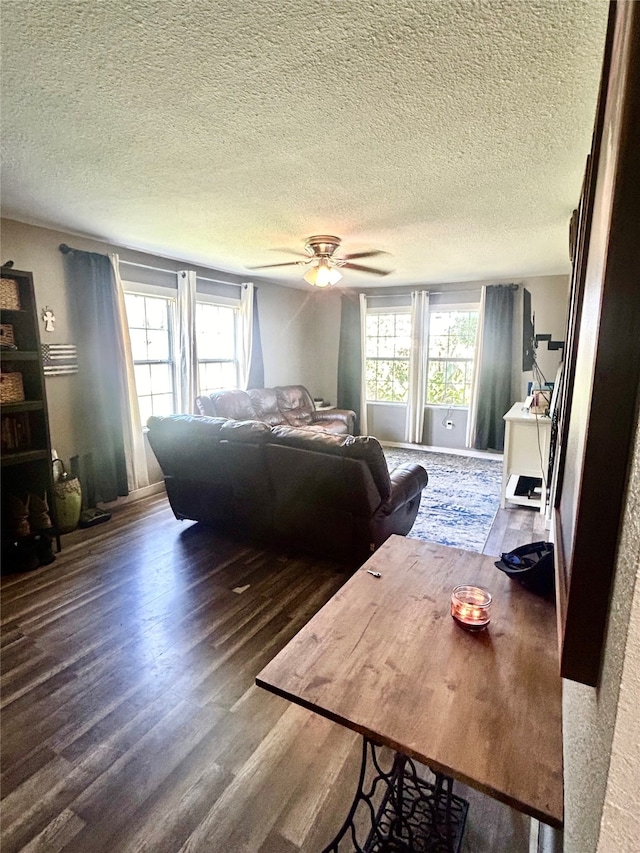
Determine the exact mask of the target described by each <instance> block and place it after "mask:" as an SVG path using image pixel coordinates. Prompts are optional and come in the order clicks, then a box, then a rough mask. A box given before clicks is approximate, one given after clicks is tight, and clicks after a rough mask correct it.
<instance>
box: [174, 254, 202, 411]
mask: <svg viewBox="0 0 640 853" xmlns="http://www.w3.org/2000/svg"><path fill="white" fill-rule="evenodd" d="M174 342H175V354H174V358H175V363H176V365H177V368H178V369H177V370H176V404H177V414H184V415H190V414H192V413H193V411H194V409H195V405H196V397H197V396H198V354H197V351H196V274H195V271H194V270H180V271H179V272H178V295H177V299H176V334H175V335H174Z"/></svg>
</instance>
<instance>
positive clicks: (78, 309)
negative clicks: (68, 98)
mask: <svg viewBox="0 0 640 853" xmlns="http://www.w3.org/2000/svg"><path fill="white" fill-rule="evenodd" d="M60 250H61V251H62V252H63V253H64V254H65V256H66V268H67V275H68V278H69V284H70V292H71V299H70V302H71V304H72V311H73V315H74V316H73V320H74V337H75V340H76V346H77V352H78V379H79V382H80V394H79V395H78V400H77V403H76V410H75V412H74V417H75V418H76V420H77V423H78V435H79V436H80V437H81V438H80V440H81V441H82V442H83V447H82V448H77V449H78V451H79V452H80V453H81V454H85V455H86V454H89V455H90V469H91V471H92V479H93V482H92V483H83V484H82V485H83V489H84V488H87V492H88V493H89V494H91V495H92V496H95V501H113V500H115V499H116V498H117V497H119V496H121V495H127V494H128V493H129V491H128V487H127V464H126V458H125V449H124V430H123V414H124V413H123V411H122V406H123V400H124V399H126V389H124V388H123V387H122V382H123V370H122V365H120V364H118V363H117V359H116V358H115V357H114V353H116V352H117V351H118V348H117V347H116V346H115V345H114V342H115V341H117V339H118V335H119V334H120V329H119V322H118V303H117V293H116V286H115V281H114V277H113V272H112V269H111V263H110V261H109V258H108V256H107V255H100V254H96V253H94V252H81V251H78V250H77V249H69V247H68V246H65V245H64V244H63V245H62V246H60ZM89 505H90V506H91V505H93V502H92V503H91V504H89Z"/></svg>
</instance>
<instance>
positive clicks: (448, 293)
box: [365, 284, 520, 299]
mask: <svg viewBox="0 0 640 853" xmlns="http://www.w3.org/2000/svg"><path fill="white" fill-rule="evenodd" d="M483 287H484V284H478V285H474V286H473V287H467V288H465V289H464V290H429V288H428V287H423V288H415V289H416V290H420V289H422V290H426V291H427V293H428V294H429V296H451V295H453V294H455V295H458V294H459V293H473V291H474V290H482V288H483ZM487 287H510V288H511V290H517V289H518V288H519V287H520V285H519V284H499V285H494V284H491V285H487ZM399 291H400V288H398V289H397V290H396V291H395V292H394V291H391V292H390V293H377V294H376V293H371V294H369V293H365V296H366V297H367V299H388V298H389V297H393V296H411V290H404V289H403V290H402V292H399Z"/></svg>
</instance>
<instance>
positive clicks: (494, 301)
mask: <svg viewBox="0 0 640 853" xmlns="http://www.w3.org/2000/svg"><path fill="white" fill-rule="evenodd" d="M515 289H516V287H515V286H514V285H512V284H505V285H501V284H500V285H491V286H489V287H487V289H486V294H485V310H484V331H483V339H482V357H481V361H480V374H479V378H478V408H477V420H476V439H475V444H474V447H475V448H476V449H477V450H498V451H502V450H503V449H504V420H503V417H504V415H505V414H506V412H508V411H509V409H510V408H511V405H512V400H511V365H512V361H513V358H512V339H513V338H512V330H513V294H514V290H515Z"/></svg>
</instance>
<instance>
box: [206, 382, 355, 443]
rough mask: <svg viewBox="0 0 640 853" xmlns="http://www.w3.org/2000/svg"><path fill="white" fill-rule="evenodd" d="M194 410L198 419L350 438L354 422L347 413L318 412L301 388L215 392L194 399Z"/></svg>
mask: <svg viewBox="0 0 640 853" xmlns="http://www.w3.org/2000/svg"><path fill="white" fill-rule="evenodd" d="M196 406H197V409H198V412H199V413H200V414H201V415H206V416H207V417H211V418H231V419H232V420H234V421H263V423H265V424H268V426H292V427H297V428H299V429H312V430H319V431H321V432H331V433H333V434H334V435H353V433H354V428H355V419H356V416H355V412H352V411H351V410H350V409H330V410H329V411H326V412H319V411H318V410H317V409H316V406H315V403H314V402H313V398H312V397H311V394H309V392H308V391H307V389H306V388H305V387H304V385H280V386H277V387H276V388H251V389H250V390H249V391H241V390H239V389H233V390H228V391H214V392H213V393H212V394H207V395H204V396H201V397H196Z"/></svg>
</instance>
